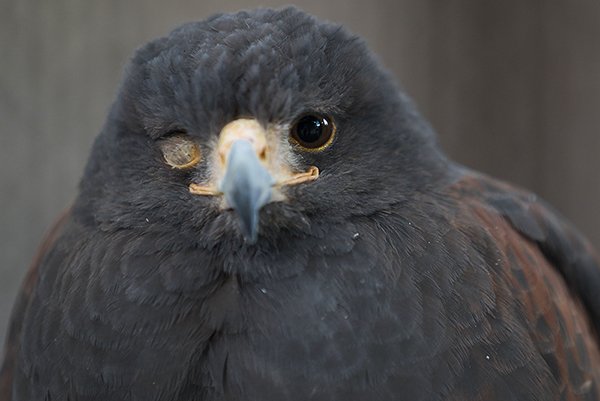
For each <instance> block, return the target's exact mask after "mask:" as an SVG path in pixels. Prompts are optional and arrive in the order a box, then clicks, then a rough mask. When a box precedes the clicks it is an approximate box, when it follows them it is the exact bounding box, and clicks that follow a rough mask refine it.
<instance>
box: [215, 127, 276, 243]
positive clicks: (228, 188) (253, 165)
mask: <svg viewBox="0 0 600 401" xmlns="http://www.w3.org/2000/svg"><path fill="white" fill-rule="evenodd" d="M273 184H274V180H273V177H271V174H269V172H268V171H267V169H266V168H265V167H264V166H263V165H262V164H261V163H260V161H259V160H258V158H257V157H256V152H255V151H254V148H253V146H252V143H250V142H249V141H247V140H243V139H240V140H237V141H235V142H234V143H233V144H232V145H231V149H230V150H229V157H228V158H227V170H226V173H225V177H223V181H221V185H220V186H219V190H220V191H221V192H223V195H224V196H225V200H226V201H227V204H228V205H229V206H231V207H232V208H233V209H234V210H235V211H236V212H237V214H238V216H239V218H240V227H241V229H242V234H243V235H244V237H246V239H247V240H248V242H249V243H251V244H253V243H255V242H256V238H257V236H258V213H259V211H260V209H261V208H262V207H263V206H264V205H266V204H267V203H268V202H269V201H270V200H271V194H272V191H271V187H272V186H273Z"/></svg>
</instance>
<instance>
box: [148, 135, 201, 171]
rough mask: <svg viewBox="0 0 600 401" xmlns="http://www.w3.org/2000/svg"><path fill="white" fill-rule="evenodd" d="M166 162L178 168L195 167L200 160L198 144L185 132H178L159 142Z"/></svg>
mask: <svg viewBox="0 0 600 401" xmlns="http://www.w3.org/2000/svg"><path fill="white" fill-rule="evenodd" d="M158 146H159V147H160V150H161V152H162V154H163V157H164V159H165V162H166V163H167V164H168V165H169V166H171V167H173V168H177V169H186V168H190V167H194V166H195V165H196V164H198V163H199V162H200V159H201V153H200V147H199V146H198V144H197V143H196V142H195V141H194V140H193V139H192V138H190V137H189V136H188V135H186V134H184V133H176V134H173V135H170V136H167V137H166V138H162V139H160V140H159V142H158Z"/></svg>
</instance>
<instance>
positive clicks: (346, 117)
mask: <svg viewBox="0 0 600 401" xmlns="http://www.w3.org/2000/svg"><path fill="white" fill-rule="evenodd" d="M434 142H435V141H434V139H433V135H432V134H431V132H430V129H429V127H428V126H427V124H426V123H424V122H423V120H422V119H421V118H420V117H419V116H418V115H417V113H416V112H415V111H414V109H413V107H412V106H411V104H410V102H409V101H408V100H407V99H406V98H405V97H404V95H402V93H401V92H400V91H399V90H398V89H397V87H396V86H395V84H394V83H393V80H392V79H391V78H390V76H389V74H388V73H386V72H385V71H384V70H382V69H381V68H380V66H379V65H378V63H377V62H376V61H375V60H374V58H373V56H372V55H371V54H370V52H369V51H368V50H367V49H366V46H365V44H364V43H363V41H362V40H360V39H358V38H357V37H356V36H353V35H351V34H349V33H348V32H347V31H346V30H344V29H342V28H341V27H339V26H337V25H332V24H329V23H323V22H319V21H318V20H316V19H314V18H313V17H311V16H309V15H307V14H305V13H303V12H301V11H299V10H297V9H295V8H286V9H282V10H266V9H265V10H257V11H252V12H240V13H237V14H232V15H217V16H214V17H212V18H210V19H208V20H206V21H203V22H198V23H189V24H186V25H183V26H182V27H180V28H178V29H176V30H175V31H173V32H172V33H171V34H169V35H168V36H166V37H163V38H160V39H158V40H155V41H153V42H150V43H149V44H147V45H145V46H143V47H142V48H141V49H139V50H138V51H137V53H136V55H135V56H134V58H133V60H132V61H131V63H130V65H129V67H128V68H127V71H126V76H125V79H124V81H123V83H122V85H121V88H120V90H119V93H118V96H117V99H116V102H115V103H114V105H113V108H112V110H111V113H110V115H109V118H108V121H107V123H106V126H105V128H104V130H103V133H102V134H101V135H100V136H99V138H98V140H97V141H96V144H95V146H94V150H93V153H92V157H91V159H90V162H89V164H88V168H87V170H86V173H85V175H84V178H83V181H82V191H81V196H80V202H79V203H80V204H81V205H82V208H84V209H85V208H87V209H88V210H93V212H91V213H90V215H93V218H94V219H95V221H96V222H97V224H100V226H101V227H103V228H104V229H107V230H108V229H111V228H114V227H120V228H122V227H144V226H145V225H149V224H156V223H160V224H161V225H162V226H169V227H173V228H177V229H179V230H182V231H186V232H189V233H190V234H191V233H196V235H198V238H201V239H202V241H209V238H212V239H214V240H215V241H218V240H221V239H223V238H225V237H227V238H230V239H231V238H238V239H239V241H240V243H241V244H243V243H245V244H246V246H251V245H252V244H254V243H257V242H258V243H260V241H261V240H268V238H271V237H273V236H276V235H278V233H281V232H282V231H286V232H291V233H300V232H306V231H310V229H311V228H310V227H311V224H313V223H314V222H317V221H318V222H319V223H322V222H335V221H342V220H344V219H348V218H351V216H353V215H356V216H361V215H362V216H364V215H368V214H371V213H373V212H376V211H378V210H383V209H386V208H389V207H391V205H397V204H400V203H402V202H405V201H408V200H409V199H411V197H413V195H414V194H415V193H417V192H419V191H421V190H423V188H425V187H426V186H427V185H429V183H430V182H431V181H432V180H433V179H435V177H436V176H437V175H438V173H439V172H438V171H437V170H438V169H439V166H440V165H441V164H443V160H444V158H443V156H442V155H441V154H440V153H439V151H437V148H436V146H435V143H434ZM198 233H202V234H201V235H199V234H198ZM191 235H192V234H191ZM263 237H264V238H263Z"/></svg>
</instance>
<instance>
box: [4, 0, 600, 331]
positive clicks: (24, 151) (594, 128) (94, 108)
mask: <svg viewBox="0 0 600 401" xmlns="http://www.w3.org/2000/svg"><path fill="white" fill-rule="evenodd" d="M284 4H286V3H284V2H280V1H276V0H273V1H270V0H260V1H255V0H245V1H244V0H202V1H200V0H196V1H191V0H171V1H169V2H149V1H143V0H127V1H120V0H87V1H76V0H53V1H43V0H3V1H2V2H0V341H3V339H4V332H5V329H6V324H7V322H8V318H9V313H10V308H11V306H12V303H13V300H14V298H15V296H16V293H17V290H18V286H19V284H20V281H21V279H22V278H23V276H24V273H25V271H26V269H27V267H28V264H29V263H30V261H31V259H32V256H33V255H34V252H35V249H36V247H37V246H38V244H39V242H40V240H41V238H42V235H43V233H44V232H45V230H47V228H48V227H49V225H50V224H51V223H52V221H53V219H54V218H55V217H56V216H57V215H58V214H59V213H60V212H61V210H62V209H64V208H65V207H66V206H67V205H68V204H69V203H70V202H71V200H72V199H73V198H74V196H75V193H76V187H77V183H78V180H79V177H80V175H81V172H82V168H83V166H84V163H85V161H86V159H87V156H88V151H89V149H90V146H91V143H92V140H93V139H94V137H95V136H96V134H97V133H98V132H99V131H100V129H101V126H102V124H103V120H104V118H105V114H106V112H107V110H108V108H109V106H110V103H111V101H112V98H113V95H114V93H115V90H116V87H117V85H118V83H119V80H120V77H121V72H122V69H123V67H124V65H125V63H126V62H127V60H128V58H129V57H130V55H131V53H132V51H133V50H134V49H135V48H136V47H138V46H139V45H141V44H143V43H144V42H146V41H148V40H149V39H152V38H154V37H156V36H160V35H164V34H166V33H167V32H168V31H170V30H171V29H172V28H174V27H175V26H177V25H179V24H180V23H182V22H186V21H190V20H197V19H203V18H205V17H207V16H209V15H210V14H213V13H215V12H223V11H236V10H239V9H243V8H252V7H257V6H281V5H284ZM295 4H296V5H298V6H299V7H301V8H303V9H305V10H306V11H309V12H311V13H313V14H315V15H317V16H320V17H321V18H325V19H329V20H331V21H335V22H339V23H342V24H344V25H346V26H347V27H349V28H350V29H351V30H352V31H354V32H355V33H357V34H360V35H362V36H363V37H364V38H366V40H367V41H368V43H369V44H370V47H371V48H372V49H373V50H374V51H375V52H376V53H378V54H379V56H380V58H381V60H382V62H383V63H384V64H385V65H386V66H387V67H388V68H389V69H390V70H391V71H392V72H393V73H394V74H395V75H396V76H397V77H398V80H399V81H400V82H401V84H402V86H403V87H404V88H405V89H406V91H407V92H408V93H409V94H410V95H411V96H412V97H413V98H414V99H415V101H416V103H417V104H418V105H419V107H420V109H421V111H422V113H423V114H424V115H425V117H426V118H427V119H429V120H430V121H431V123H432V124H433V126H434V127H435V129H436V130H437V132H438V134H439V137H440V142H441V144H442V145H443V147H444V148H445V150H446V151H447V152H448V153H449V154H450V155H451V156H452V157H453V158H454V159H455V160H457V161H459V162H461V163H463V164H466V165H467V166H469V167H473V168H476V169H479V170H481V171H484V172H486V173H489V174H492V175H494V176H497V177H500V178H503V179H506V180H509V181H512V182H514V183H517V184H519V185H521V186H525V187H527V188H529V189H532V190H534V191H535V192H537V193H538V194H539V195H541V196H542V197H544V198H546V199H547V200H548V201H550V203H552V204H553V205H554V206H555V207H556V208H557V209H558V210H559V211H560V212H561V213H563V214H564V215H565V216H567V217H568V218H569V219H571V220H572V221H573V222H574V223H575V224H576V225H577V226H578V227H579V228H580V229H581V230H582V231H583V232H584V233H585V234H586V235H587V236H588V237H589V238H590V239H591V240H592V242H593V243H594V244H595V245H596V247H597V248H600V210H599V207H600V185H599V184H600V178H599V175H600V2H598V1H593V0H551V1H548V0H503V1H487V0H486V1H481V0H446V1H437V0H371V1H369V2H366V1H359V0H354V1H348V0H328V1H321V0H297V1H296V2H295Z"/></svg>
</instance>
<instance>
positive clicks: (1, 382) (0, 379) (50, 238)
mask: <svg viewBox="0 0 600 401" xmlns="http://www.w3.org/2000/svg"><path fill="white" fill-rule="evenodd" d="M70 216H71V209H70V208H69V209H67V210H65V211H64V212H63V213H62V214H61V215H60V217H59V218H58V219H57V221H56V222H55V223H54V225H53V226H52V228H51V229H50V231H48V233H47V234H46V236H45V237H44V240H43V241H42V244H41V246H40V247H39V248H38V251H37V253H36V255H35V257H34V258H33V261H32V263H31V265H30V267H29V270H28V272H27V274H26V276H25V279H24V281H23V283H22V285H21V290H20V292H19V295H18V297H17V300H16V302H15V305H14V307H13V311H12V315H11V320H10V325H9V331H8V333H7V339H6V344H5V346H4V360H3V363H2V369H0V401H10V400H11V392H12V378H13V370H14V366H15V358H16V355H17V352H18V349H19V347H20V342H19V338H20V334H21V325H22V323H23V318H24V316H25V313H26V311H27V308H28V306H29V302H30V299H31V294H32V293H33V291H34V289H35V286H36V285H37V281H38V275H39V269H40V265H41V263H42V260H43V259H44V257H45V255H46V254H47V253H48V251H49V250H50V249H51V248H52V247H53V245H54V243H55V241H56V239H57V238H58V237H59V236H60V234H61V232H62V229H63V227H64V226H65V223H66V221H67V220H69V218H70Z"/></svg>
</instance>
